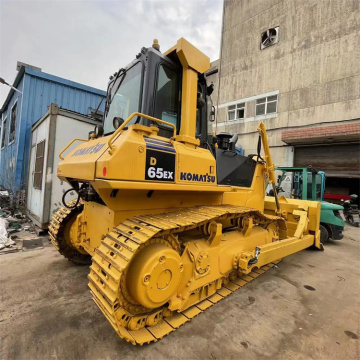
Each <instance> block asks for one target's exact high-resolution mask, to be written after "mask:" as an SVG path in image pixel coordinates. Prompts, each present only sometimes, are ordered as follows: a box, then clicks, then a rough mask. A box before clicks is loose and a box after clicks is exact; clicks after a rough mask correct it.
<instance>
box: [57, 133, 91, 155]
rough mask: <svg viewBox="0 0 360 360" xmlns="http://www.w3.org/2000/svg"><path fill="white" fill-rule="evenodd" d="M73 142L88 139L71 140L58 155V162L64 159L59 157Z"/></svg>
mask: <svg viewBox="0 0 360 360" xmlns="http://www.w3.org/2000/svg"><path fill="white" fill-rule="evenodd" d="M75 141H88V139H79V138H77V139H73V140H72V141H70V142H69V143H68V144H67V145H66V146H65V147H64V148H63V149H62V150H61V151H60V154H59V158H60V160H64V158H63V157H62V156H61V155H62V154H63V153H64V152H65V151H66V150H67V149H68V148H69V147H70V146H71V145H72V144H73V143H74V142H75Z"/></svg>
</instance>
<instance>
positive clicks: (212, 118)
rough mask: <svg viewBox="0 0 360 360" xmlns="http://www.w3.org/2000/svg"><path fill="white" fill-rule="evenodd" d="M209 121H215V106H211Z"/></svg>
mask: <svg viewBox="0 0 360 360" xmlns="http://www.w3.org/2000/svg"><path fill="white" fill-rule="evenodd" d="M209 121H210V122H214V121H215V106H214V105H213V106H211V112H210V117H209Z"/></svg>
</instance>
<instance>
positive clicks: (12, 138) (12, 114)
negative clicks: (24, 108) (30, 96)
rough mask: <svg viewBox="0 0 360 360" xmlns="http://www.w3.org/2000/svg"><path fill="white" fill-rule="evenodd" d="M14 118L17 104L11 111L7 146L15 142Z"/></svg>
mask: <svg viewBox="0 0 360 360" xmlns="http://www.w3.org/2000/svg"><path fill="white" fill-rule="evenodd" d="M16 117H17V103H16V104H15V105H14V106H13V107H12V109H11V123H10V134H9V144H10V143H12V142H13V141H14V140H15V129H16Z"/></svg>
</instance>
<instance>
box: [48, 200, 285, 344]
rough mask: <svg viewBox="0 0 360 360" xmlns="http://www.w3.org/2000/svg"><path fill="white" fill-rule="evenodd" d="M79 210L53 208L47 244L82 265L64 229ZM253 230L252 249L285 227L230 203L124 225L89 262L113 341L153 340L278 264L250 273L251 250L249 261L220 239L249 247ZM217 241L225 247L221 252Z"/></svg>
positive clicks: (84, 259) (93, 289) (135, 219)
mask: <svg viewBox="0 0 360 360" xmlns="http://www.w3.org/2000/svg"><path fill="white" fill-rule="evenodd" d="M71 204H73V203H71ZM82 208H83V205H82V204H81V205H79V206H78V207H77V208H75V209H72V210H70V209H67V208H65V207H63V208H61V209H60V210H59V211H58V212H57V213H56V214H55V215H54V218H53V221H52V223H51V225H50V227H49V230H50V231H49V233H50V238H51V241H52V243H53V244H54V246H55V247H56V248H57V249H58V250H59V251H60V253H61V254H62V255H64V256H65V257H66V258H68V259H69V260H71V261H73V262H75V263H77V264H86V263H88V262H89V259H90V255H87V254H82V253H80V252H79V251H78V250H76V249H75V247H74V246H71V244H70V243H69V241H70V240H69V239H70V236H69V235H67V234H66V231H67V229H68V227H69V226H70V225H69V224H70V223H71V222H72V221H74V218H76V216H77V215H78V214H79V213H80V212H81V211H82ZM223 226H224V228H223ZM257 232H258V234H257V238H256V239H257V240H254V241H255V242H256V241H257V243H258V239H259V237H264V236H265V237H266V238H267V240H266V242H267V243H269V242H270V243H272V242H279V241H278V240H279V238H280V239H281V238H286V226H285V222H284V220H283V219H282V218H280V217H277V216H272V215H265V214H263V213H261V212H260V211H257V210H254V209H251V208H246V207H239V206H233V205H217V206H197V207H193V208H186V209H181V210H178V211H175V212H170V213H165V214H156V215H141V216H135V217H133V218H131V219H127V220H125V221H123V222H122V223H120V224H119V225H117V226H115V227H114V228H113V230H112V231H111V232H110V233H108V234H107V235H106V237H105V238H104V239H103V240H102V242H101V245H100V246H99V247H98V248H97V249H96V250H95V253H94V254H93V256H92V265H91V266H90V274H89V275H88V278H89V287H90V290H91V293H92V295H93V299H94V301H95V303H96V304H97V305H98V307H99V308H100V310H101V311H102V312H103V313H104V315H105V316H106V318H107V319H108V320H109V322H110V323H111V325H112V326H113V327H114V329H115V330H116V332H117V333H118V334H119V336H120V337H121V338H123V339H125V340H126V341H128V342H130V343H132V344H134V345H135V344H140V345H142V344H144V343H150V342H153V341H157V340H159V339H161V338H163V337H164V336H165V335H167V334H169V333H170V332H172V331H174V330H176V329H177V328H179V327H180V326H181V325H183V324H184V323H186V322H187V321H189V320H190V319H192V318H193V317H194V316H196V315H198V314H199V313H201V312H203V311H204V310H206V309H207V308H209V307H210V306H212V305H213V304H215V303H217V302H219V301H220V300H222V299H223V298H224V297H226V296H228V295H230V294H231V293H232V292H234V291H235V290H237V289H239V288H241V287H243V286H244V285H246V284H247V283H249V282H250V281H252V280H254V279H255V278H257V277H258V276H259V275H261V274H263V273H264V272H265V271H267V270H269V269H270V268H272V267H273V266H274V265H275V264H276V263H277V262H278V261H279V260H274V261H271V262H269V263H268V264H267V265H265V266H259V267H257V266H256V264H257V256H258V254H259V252H260V249H259V248H258V247H255V246H253V247H252V249H254V248H255V249H259V250H256V251H255V256H253V255H252V254H253V253H254V252H247V253H246V252H245V253H244V251H239V252H237V251H236V246H235V247H234V245H235V243H236V242H237V241H236V238H235V237H234V238H233V239H232V240H231V241H226V239H225V240H224V236H225V237H226V235H227V234H230V235H231V234H233V236H236V234H241V236H243V240H244V241H248V242H249V241H251V238H252V235H251V234H254V233H255V234H256V233H257ZM282 233H283V235H281V234H282ZM234 234H235V235H234ZM238 236H239V235H238ZM223 241H225V243H226V242H228V243H229V245H228V246H227V248H225V247H221V243H222V242H223ZM230 245H231V246H230ZM212 249H214V250H213V251H212ZM222 249H223V251H222ZM244 254H245V255H244ZM246 254H247V255H246ZM244 264H246V265H245V266H244Z"/></svg>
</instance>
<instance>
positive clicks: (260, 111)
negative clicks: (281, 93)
mask: <svg viewBox="0 0 360 360" xmlns="http://www.w3.org/2000/svg"><path fill="white" fill-rule="evenodd" d="M277 102H278V96H277V95H273V96H268V97H264V98H261V99H258V100H256V116H258V115H266V114H272V113H276V112H277Z"/></svg>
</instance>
